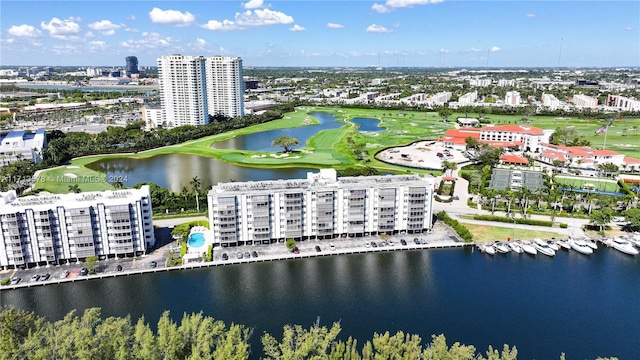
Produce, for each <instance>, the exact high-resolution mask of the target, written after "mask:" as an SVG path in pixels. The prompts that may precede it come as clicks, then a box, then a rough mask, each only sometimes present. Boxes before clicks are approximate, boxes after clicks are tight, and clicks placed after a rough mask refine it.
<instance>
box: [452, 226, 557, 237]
mask: <svg viewBox="0 0 640 360" xmlns="http://www.w3.org/2000/svg"><path fill="white" fill-rule="evenodd" d="M461 224H462V225H464V226H466V227H467V229H469V231H471V233H472V234H473V240H474V241H478V242H486V241H496V240H500V241H507V238H511V239H512V240H513V239H514V238H516V239H522V240H533V239H534V238H541V239H549V238H552V237H555V238H560V237H562V235H560V234H558V233H554V232H548V231H539V230H528V229H518V228H516V232H515V236H514V235H513V228H509V227H496V226H486V225H475V224H467V223H461Z"/></svg>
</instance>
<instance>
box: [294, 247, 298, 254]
mask: <svg viewBox="0 0 640 360" xmlns="http://www.w3.org/2000/svg"><path fill="white" fill-rule="evenodd" d="M293 253H294V254H300V249H298V247H297V246H296V247H294V248H293Z"/></svg>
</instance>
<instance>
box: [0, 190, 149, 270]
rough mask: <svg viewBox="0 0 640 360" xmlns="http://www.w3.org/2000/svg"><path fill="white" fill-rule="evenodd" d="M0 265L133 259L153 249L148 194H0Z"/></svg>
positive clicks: (123, 192) (139, 192)
mask: <svg viewBox="0 0 640 360" xmlns="http://www.w3.org/2000/svg"><path fill="white" fill-rule="evenodd" d="M0 205H1V206H0V266H1V267H2V268H4V269H7V268H16V267H20V266H23V265H30V264H40V265H44V264H58V263H65V262H69V261H78V260H83V259H85V258H87V257H89V256H107V257H114V256H135V255H141V254H143V253H145V251H146V250H147V247H148V246H153V245H154V243H155V237H154V232H153V221H152V215H153V214H152V209H151V195H150V193H149V187H148V186H147V185H145V186H142V187H141V188H140V189H127V190H117V191H102V192H86V193H79V194H75V193H71V194H64V195H38V196H26V197H21V198H17V197H16V194H15V191H13V190H11V191H9V192H8V193H2V194H0Z"/></svg>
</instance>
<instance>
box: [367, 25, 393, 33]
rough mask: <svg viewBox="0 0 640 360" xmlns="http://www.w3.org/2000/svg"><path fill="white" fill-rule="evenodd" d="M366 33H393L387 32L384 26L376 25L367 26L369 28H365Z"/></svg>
mask: <svg viewBox="0 0 640 360" xmlns="http://www.w3.org/2000/svg"><path fill="white" fill-rule="evenodd" d="M366 31H367V32H374V33H390V32H393V30H389V29H387V28H386V27H384V26H380V25H376V24H371V25H369V27H367V30H366Z"/></svg>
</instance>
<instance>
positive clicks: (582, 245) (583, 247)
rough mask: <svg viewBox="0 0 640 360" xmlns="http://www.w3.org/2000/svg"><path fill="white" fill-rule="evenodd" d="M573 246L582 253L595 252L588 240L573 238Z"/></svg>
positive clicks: (589, 253)
mask: <svg viewBox="0 0 640 360" xmlns="http://www.w3.org/2000/svg"><path fill="white" fill-rule="evenodd" d="M570 243H571V248H572V249H573V250H575V251H577V252H579V253H581V254H585V255H591V254H593V249H592V248H591V247H590V246H589V245H587V242H586V241H584V240H575V239H574V240H571V241H570Z"/></svg>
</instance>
